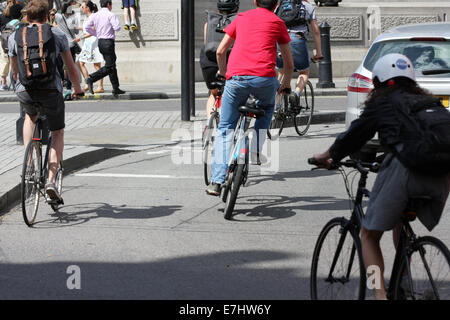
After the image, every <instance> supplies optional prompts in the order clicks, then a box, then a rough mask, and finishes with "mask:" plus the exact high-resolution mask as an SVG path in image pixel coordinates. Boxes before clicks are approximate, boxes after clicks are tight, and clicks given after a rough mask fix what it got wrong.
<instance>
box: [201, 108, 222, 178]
mask: <svg viewBox="0 0 450 320" xmlns="http://www.w3.org/2000/svg"><path fill="white" fill-rule="evenodd" d="M217 117H218V114H217V113H213V114H212V115H211V117H210V118H209V121H208V126H207V127H206V128H205V130H204V131H203V139H202V142H203V155H202V159H203V176H204V179H205V184H206V185H209V183H210V175H211V165H212V156H213V149H214V137H215V136H216V131H217V121H216V119H217Z"/></svg>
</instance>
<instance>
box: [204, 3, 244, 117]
mask: <svg viewBox="0 0 450 320" xmlns="http://www.w3.org/2000/svg"><path fill="white" fill-rule="evenodd" d="M217 10H218V12H213V11H207V21H206V23H205V25H204V30H203V31H204V32H203V43H204V46H203V47H202V48H201V49H200V67H201V68H202V73H203V79H204V80H205V83H206V87H207V88H208V90H209V98H208V101H207V102H206V118H207V119H209V117H210V115H211V111H212V108H213V106H214V101H215V99H216V96H217V88H216V87H215V86H213V85H212V83H213V82H216V81H217V79H216V74H217V71H219V66H218V65H217V57H216V52H217V48H218V47H219V44H220V42H221V41H222V39H223V36H224V34H225V33H224V31H223V30H224V29H225V27H226V26H227V25H228V24H230V23H231V21H233V20H234V18H235V17H236V15H237V12H238V10H239V0H217Z"/></svg>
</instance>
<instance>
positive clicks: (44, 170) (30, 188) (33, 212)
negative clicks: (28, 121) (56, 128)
mask: <svg viewBox="0 0 450 320" xmlns="http://www.w3.org/2000/svg"><path fill="white" fill-rule="evenodd" d="M44 130H48V128H46V129H44V124H43V119H42V117H41V116H40V115H38V117H37V121H36V123H35V125H34V129H33V138H32V140H31V141H30V142H29V143H28V145H27V147H26V149H25V156H24V161H23V166H22V177H21V203H22V214H23V219H24V221H25V224H26V225H27V226H29V227H31V226H33V224H34V222H35V220H36V216H37V212H38V208H39V200H40V197H41V195H42V196H44V198H45V201H46V203H48V204H49V205H50V207H51V208H52V209H53V210H54V211H57V210H58V209H59V206H60V205H63V204H64V201H63V200H62V199H60V200H50V199H49V198H48V197H47V195H46V194H45V182H46V181H47V177H48V171H49V154H50V147H51V145H52V136H51V132H50V131H47V132H48V142H47V148H46V150H45V156H44V162H43V163H42V145H43V135H44V132H43V131H44ZM63 171H64V169H63V163H62V161H61V162H60V163H59V166H58V170H57V172H56V177H55V187H56V189H57V191H58V193H59V194H61V191H62V180H63Z"/></svg>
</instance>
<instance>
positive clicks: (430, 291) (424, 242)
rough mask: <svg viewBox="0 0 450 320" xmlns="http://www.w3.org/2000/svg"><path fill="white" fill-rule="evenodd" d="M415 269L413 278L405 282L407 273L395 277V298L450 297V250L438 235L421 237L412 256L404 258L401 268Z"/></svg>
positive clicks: (425, 298)
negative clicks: (404, 275) (404, 276)
mask: <svg viewBox="0 0 450 320" xmlns="http://www.w3.org/2000/svg"><path fill="white" fill-rule="evenodd" d="M407 261H409V266H410V270H411V275H410V277H407V278H409V279H410V281H411V283H410V282H409V280H407V278H405V280H407V281H403V283H402V278H403V272H399V273H398V275H397V278H396V280H395V282H394V283H395V290H394V293H395V295H394V297H395V299H406V300H449V299H450V252H449V250H448V248H447V247H446V245H445V244H444V243H443V242H442V241H441V240H439V239H437V238H434V237H429V236H426V237H421V238H419V239H417V240H416V241H415V242H414V244H413V245H412V250H411V252H410V253H409V254H408V259H405V258H404V259H402V262H401V264H400V269H399V270H405V269H406V268H407V264H406V263H407Z"/></svg>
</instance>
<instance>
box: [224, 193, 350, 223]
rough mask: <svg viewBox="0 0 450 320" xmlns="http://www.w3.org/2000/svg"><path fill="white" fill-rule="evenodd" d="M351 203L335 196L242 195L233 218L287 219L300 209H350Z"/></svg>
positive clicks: (243, 220) (241, 219)
mask: <svg viewBox="0 0 450 320" xmlns="http://www.w3.org/2000/svg"><path fill="white" fill-rule="evenodd" d="M350 205H351V203H350V201H349V200H348V199H337V198H335V197H320V196H311V197H287V196H282V195H251V196H242V197H239V198H238V203H237V204H236V207H235V209H234V211H233V216H232V220H235V221H240V222H260V221H269V220H277V219H286V218H290V217H292V216H295V215H296V213H297V211H298V210H303V211H308V212H310V211H318V212H322V211H331V210H333V211H335V210H347V211H349V210H350ZM242 207H247V209H242ZM248 207H250V208H248ZM221 210H223V209H221Z"/></svg>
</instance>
